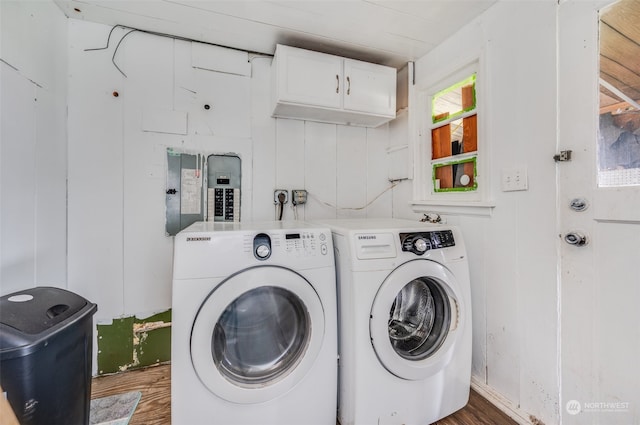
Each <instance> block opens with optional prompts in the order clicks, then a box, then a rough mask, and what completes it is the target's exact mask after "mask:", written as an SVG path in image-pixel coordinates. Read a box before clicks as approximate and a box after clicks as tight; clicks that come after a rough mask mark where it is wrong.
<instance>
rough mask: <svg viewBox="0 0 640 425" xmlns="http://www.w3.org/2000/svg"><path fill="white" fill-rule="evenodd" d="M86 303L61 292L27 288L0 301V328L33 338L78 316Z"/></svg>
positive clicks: (72, 294) (51, 289)
mask: <svg viewBox="0 0 640 425" xmlns="http://www.w3.org/2000/svg"><path fill="white" fill-rule="evenodd" d="M88 303H89V301H87V300H86V299H84V298H82V297H81V296H79V295H77V294H74V293H73V292H69V291H66V290H64V289H60V288H52V287H44V286H41V287H37V288H30V289H26V290H24V291H18V292H14V293H13V294H9V295H5V296H3V297H1V298H0V325H5V326H9V327H11V328H13V329H14V330H16V331H18V333H24V334H29V335H36V334H40V333H42V332H44V331H47V330H49V329H51V328H53V327H55V326H56V325H57V324H59V323H61V322H62V321H64V320H65V319H68V318H69V317H72V316H73V315H75V314H77V313H78V312H79V311H80V310H82V309H83V308H84V307H85V306H86V305H87V304H88ZM2 345H4V344H2Z"/></svg>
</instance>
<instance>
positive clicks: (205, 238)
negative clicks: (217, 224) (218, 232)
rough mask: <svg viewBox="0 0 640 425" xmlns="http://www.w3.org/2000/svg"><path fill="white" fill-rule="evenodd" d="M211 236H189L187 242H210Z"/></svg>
mask: <svg viewBox="0 0 640 425" xmlns="http://www.w3.org/2000/svg"><path fill="white" fill-rule="evenodd" d="M210 240H211V236H189V237H187V242H199V241H210Z"/></svg>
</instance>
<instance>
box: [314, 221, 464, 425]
mask: <svg viewBox="0 0 640 425" xmlns="http://www.w3.org/2000/svg"><path fill="white" fill-rule="evenodd" d="M322 224H323V225H327V226H329V227H330V228H331V230H332V233H333V243H334V247H335V251H336V268H337V275H338V322H339V325H338V326H339V343H338V347H339V353H340V361H339V366H338V371H339V372H338V375H339V401H338V419H339V420H340V423H341V425H370V424H379V425H401V424H407V425H409V424H410V425H425V424H430V423H433V422H435V421H437V420H438V419H441V418H443V417H445V416H447V415H449V414H451V413H453V412H455V411H456V410H458V409H460V408H462V407H463V406H465V405H466V404H467V402H468V400H469V387H470V383H471V300H470V284H469V269H468V263H467V258H466V256H467V255H466V251H465V246H464V242H463V239H462V235H461V234H460V232H459V230H458V229H457V228H455V227H453V226H446V225H433V224H425V223H420V222H413V221H406V220H394V219H390V220H326V221H322Z"/></svg>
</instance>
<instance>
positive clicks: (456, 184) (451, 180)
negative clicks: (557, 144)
mask: <svg viewBox="0 0 640 425" xmlns="http://www.w3.org/2000/svg"><path fill="white" fill-rule="evenodd" d="M476 174H477V172H476V158H470V159H465V160H462V161H455V162H448V163H443V164H434V166H433V189H434V192H467V191H471V190H476V189H477V188H478V183H477V181H476Z"/></svg>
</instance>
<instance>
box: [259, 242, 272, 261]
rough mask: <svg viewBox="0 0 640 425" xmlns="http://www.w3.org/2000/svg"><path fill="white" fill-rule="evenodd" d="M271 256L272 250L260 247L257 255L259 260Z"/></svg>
mask: <svg viewBox="0 0 640 425" xmlns="http://www.w3.org/2000/svg"><path fill="white" fill-rule="evenodd" d="M269 254H271V249H269V247H268V246H267V245H258V247H257V248H256V255H257V256H258V258H267V257H268V256H269Z"/></svg>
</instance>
